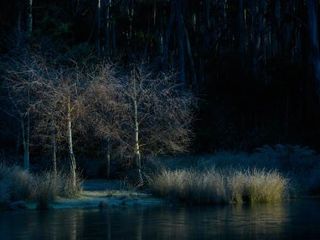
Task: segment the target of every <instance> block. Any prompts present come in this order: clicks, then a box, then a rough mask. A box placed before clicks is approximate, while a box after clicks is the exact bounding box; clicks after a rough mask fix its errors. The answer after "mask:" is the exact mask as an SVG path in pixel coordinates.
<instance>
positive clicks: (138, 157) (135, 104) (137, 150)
mask: <svg viewBox="0 0 320 240" xmlns="http://www.w3.org/2000/svg"><path fill="white" fill-rule="evenodd" d="M136 78H137V76H136V72H134V74H133V107H134V130H135V146H134V155H135V160H136V165H137V168H138V174H139V185H143V178H142V172H141V152H140V138H139V116H138V94H137V82H136V81H137V79H136Z"/></svg>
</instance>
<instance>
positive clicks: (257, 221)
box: [0, 200, 320, 240]
mask: <svg viewBox="0 0 320 240" xmlns="http://www.w3.org/2000/svg"><path fill="white" fill-rule="evenodd" d="M0 239H1V240H6V239H32V240H37V239H41V240H42V239H43V240H45V239H106V240H107V239H151V240H155V239H317V240H318V239H320V200H317V201H311V200H300V201H296V202H291V203H286V204H282V205H275V206H266V205H260V206H255V207H232V206H226V207H201V208H198V207H197V208H195V207H193V208H178V207H170V208H152V209H150V208H148V209H146V208H144V209H143V208H118V209H105V210H52V211H44V212H37V211H20V212H2V213H0Z"/></svg>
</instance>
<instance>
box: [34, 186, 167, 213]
mask: <svg viewBox="0 0 320 240" xmlns="http://www.w3.org/2000/svg"><path fill="white" fill-rule="evenodd" d="M163 203H164V201H163V200H161V199H158V198H155V197H153V196H152V195H151V194H149V193H144V192H140V191H137V190H135V189H130V188H128V186H126V185H125V184H124V183H123V182H121V181H106V180H87V181H84V183H83V191H82V192H81V194H80V196H79V197H78V198H74V199H66V198H58V199H56V200H55V201H54V202H52V203H51V204H50V208H51V209H71V208H75V209H84V208H107V207H121V206H142V207H144V206H145V207H148V206H158V205H161V204H163ZM28 208H29V209H35V208H36V204H35V203H29V204H28Z"/></svg>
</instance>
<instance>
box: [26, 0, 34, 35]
mask: <svg viewBox="0 0 320 240" xmlns="http://www.w3.org/2000/svg"><path fill="white" fill-rule="evenodd" d="M32 7H33V0H29V5H28V19H27V37H28V38H29V37H31V35H32V24H33V13H32Z"/></svg>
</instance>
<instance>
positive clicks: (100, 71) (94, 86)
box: [84, 64, 127, 178]
mask: <svg viewBox="0 0 320 240" xmlns="http://www.w3.org/2000/svg"><path fill="white" fill-rule="evenodd" d="M89 72H90V74H89V77H88V78H87V79H88V80H90V83H89V85H88V87H87V88H86V92H85V94H84V98H85V101H84V105H85V109H86V114H85V115H86V124H87V125H89V126H88V128H94V129H93V132H94V134H95V136H96V137H98V138H99V139H101V140H102V142H103V143H104V148H105V155H106V160H107V164H106V165H107V177H108V178H109V177H110V174H111V172H110V171H111V166H110V165H111V157H112V156H111V152H116V151H117V150H120V151H121V148H118V149H112V148H113V145H114V144H117V145H118V146H119V143H120V142H121V139H122V135H123V132H122V130H123V129H122V128H121V126H122V123H123V121H124V120H125V118H124V117H123V116H124V114H125V112H126V109H127V107H126V106H125V105H124V101H123V96H122V95H121V94H119V93H120V92H121V85H120V83H119V82H118V81H117V78H116V76H115V69H114V66H112V65H110V64H99V65H97V66H96V67H95V68H94V69H91V70H90V71H89ZM121 98H122V99H121ZM122 150H123V149H122Z"/></svg>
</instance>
